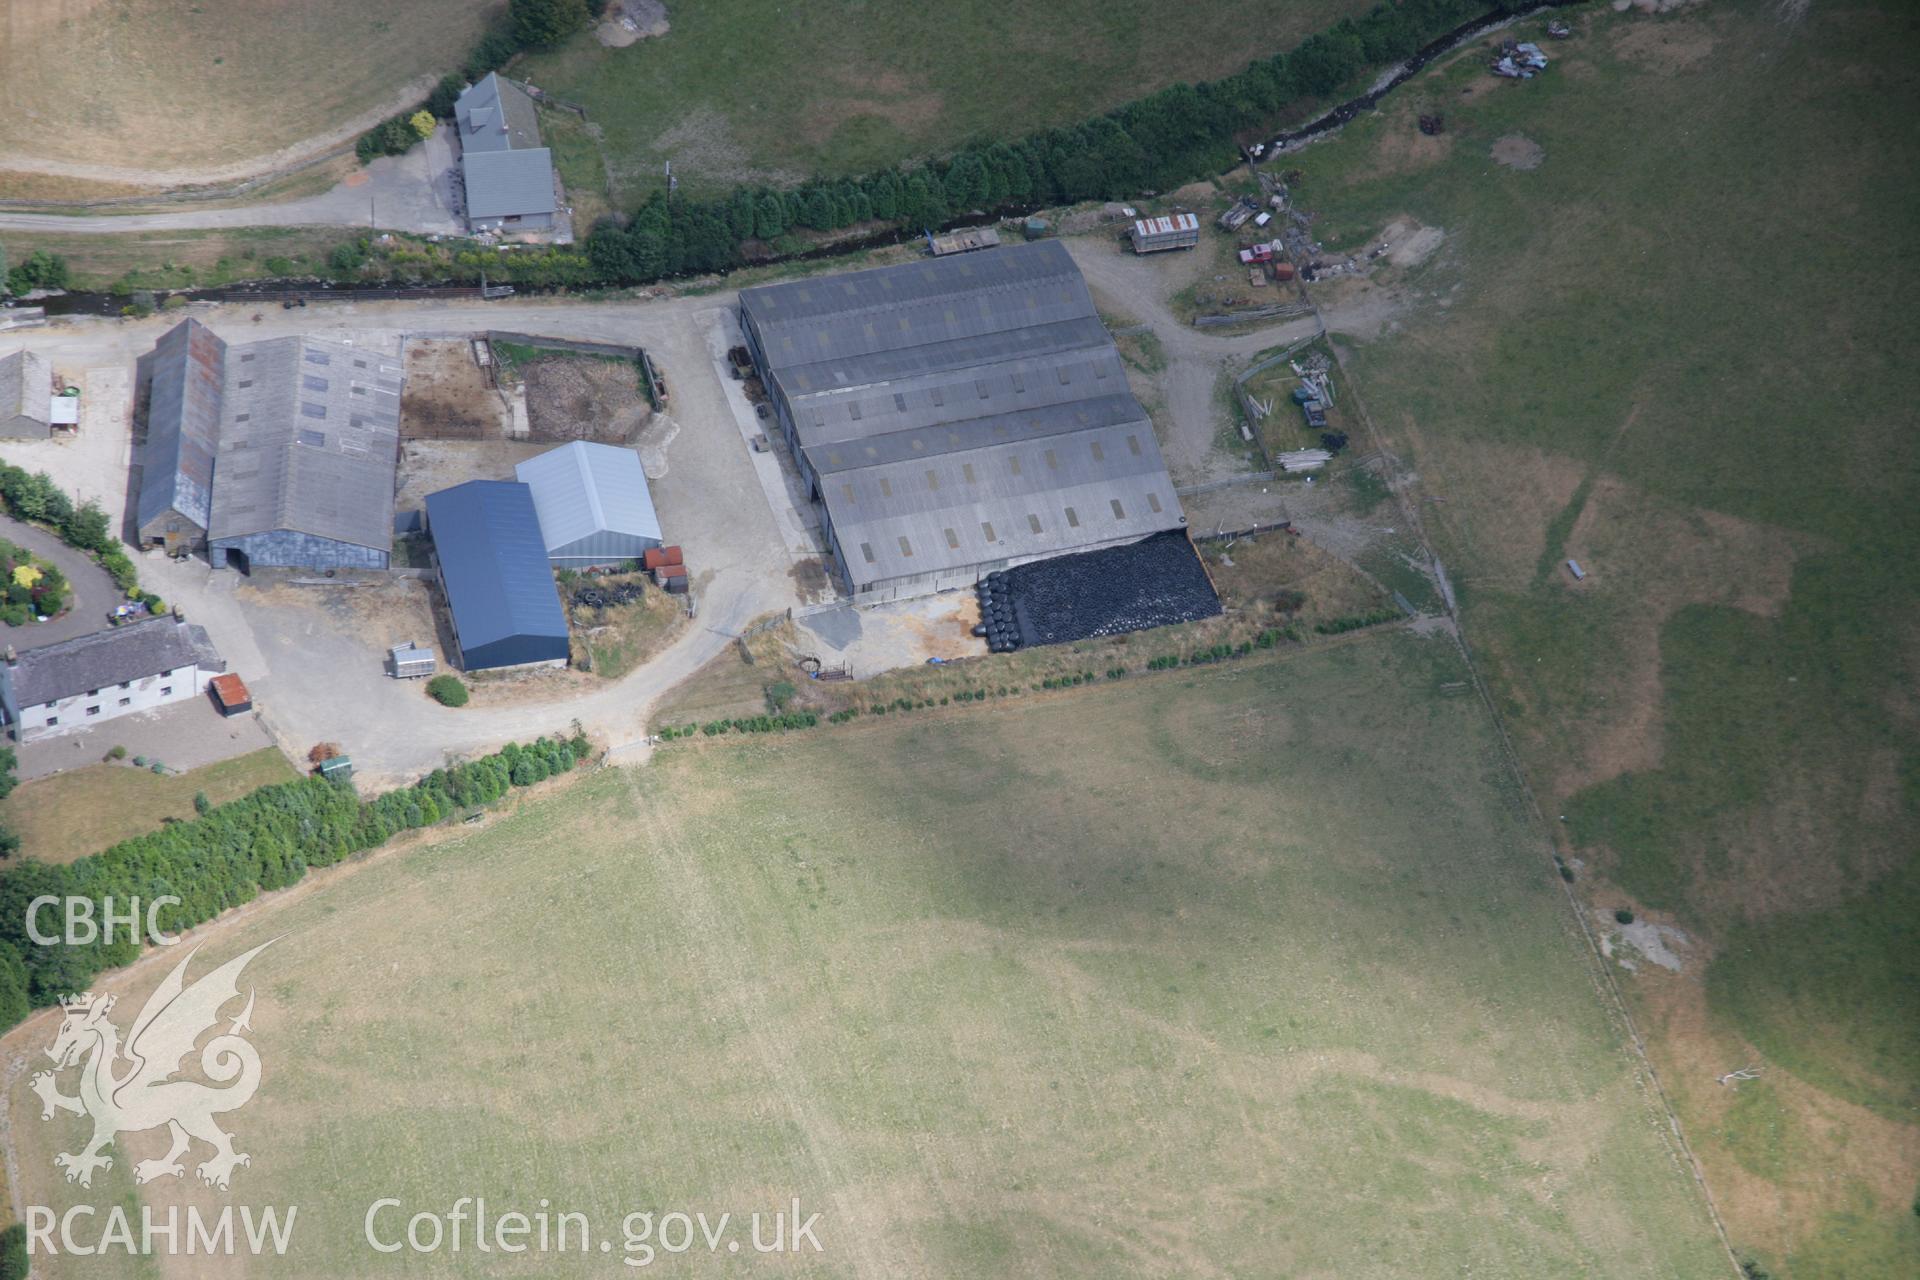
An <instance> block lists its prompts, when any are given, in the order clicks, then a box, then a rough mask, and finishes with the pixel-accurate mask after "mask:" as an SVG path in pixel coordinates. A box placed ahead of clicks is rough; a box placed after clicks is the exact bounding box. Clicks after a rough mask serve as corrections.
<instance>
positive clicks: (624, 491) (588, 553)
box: [513, 440, 660, 569]
mask: <svg viewBox="0 0 1920 1280" xmlns="http://www.w3.org/2000/svg"><path fill="white" fill-rule="evenodd" d="M513 474H514V477H515V478H516V479H518V480H519V481H520V483H522V484H524V485H526V486H527V488H528V489H529V490H530V491H531V492H532V494H533V509H534V511H535V512H536V513H537V514H538V515H539V517H540V535H541V537H542V539H543V540H544V541H545V542H546V547H547V559H548V560H550V561H552V562H553V564H554V566H555V567H556V568H562V569H583V568H586V567H588V566H590V565H597V564H618V563H620V562H621V561H623V560H638V559H640V558H641V557H643V556H644V555H646V553H647V550H648V548H650V547H657V546H659V545H660V517H659V516H657V515H655V514H654V510H653V496H652V495H651V494H650V493H648V492H647V473H646V472H645V471H643V470H641V467H640V455H639V454H637V453H635V452H634V451H633V450H631V449H622V448H619V447H618V446H615V445H610V444H594V443H592V442H591V441H586V440H575V441H573V442H572V443H570V444H563V445H561V446H560V447H559V448H558V449H550V450H548V451H547V452H546V453H543V454H539V455H538V456H536V457H532V458H528V459H527V460H526V461H525V462H523V463H521V464H520V465H519V466H517V467H515V468H514V469H513Z"/></svg>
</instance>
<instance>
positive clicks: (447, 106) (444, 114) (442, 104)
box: [427, 71, 467, 120]
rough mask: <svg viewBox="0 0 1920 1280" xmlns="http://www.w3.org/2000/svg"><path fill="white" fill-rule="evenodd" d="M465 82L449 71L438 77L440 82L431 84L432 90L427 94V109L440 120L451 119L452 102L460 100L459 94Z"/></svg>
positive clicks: (465, 84)
mask: <svg viewBox="0 0 1920 1280" xmlns="http://www.w3.org/2000/svg"><path fill="white" fill-rule="evenodd" d="M466 87H467V82H466V81H465V80H463V79H461V78H460V76H458V75H456V74H455V73H453V72H451V71H449V72H448V73H447V74H446V75H444V76H441V77H440V83H439V84H436V85H434V86H433V92H432V93H430V94H428V95H427V110H428V111H431V112H432V113H433V114H434V116H435V117H436V118H438V119H441V120H447V119H451V118H452V116H453V107H454V104H455V103H457V102H458V101H459V100H460V94H461V92H462V91H463V90H465V89H466Z"/></svg>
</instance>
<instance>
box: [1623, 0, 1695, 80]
mask: <svg viewBox="0 0 1920 1280" xmlns="http://www.w3.org/2000/svg"><path fill="white" fill-rule="evenodd" d="M1657 2H1658V4H1659V7H1658V8H1657V9H1652V10H1649V11H1651V12H1664V11H1666V10H1667V9H1668V8H1677V7H1679V5H1678V4H1669V3H1666V2H1665V0H1657ZM1682 2H1684V0H1682ZM1714 44H1715V40H1714V35H1713V32H1712V31H1710V30H1709V29H1708V27H1707V24H1706V23H1705V22H1703V21H1700V20H1698V19H1693V20H1687V21H1679V22H1659V23H1654V22H1636V23H1634V24H1632V25H1630V26H1628V27H1625V28H1624V29H1622V30H1621V31H1620V34H1619V35H1617V36H1615V37H1614V41H1613V48H1614V52H1616V53H1618V54H1619V55H1620V56H1621V57H1623V58H1629V59H1631V60H1633V61H1635V62H1639V63H1642V64H1644V65H1645V66H1647V67H1649V68H1651V69H1653V70H1655V71H1664V72H1677V71H1691V70H1693V69H1694V68H1696V67H1698V66H1699V65H1700V64H1701V63H1703V62H1705V61H1706V60H1707V58H1708V57H1709V56H1710V55H1711V54H1712V53H1713V50H1714Z"/></svg>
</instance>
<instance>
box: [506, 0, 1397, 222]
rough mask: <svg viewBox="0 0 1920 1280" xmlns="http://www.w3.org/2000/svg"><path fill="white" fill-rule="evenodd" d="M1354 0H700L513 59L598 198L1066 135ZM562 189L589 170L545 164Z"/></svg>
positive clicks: (1334, 15)
mask: <svg viewBox="0 0 1920 1280" xmlns="http://www.w3.org/2000/svg"><path fill="white" fill-rule="evenodd" d="M1367 7H1368V4H1367V0H1207V2H1206V3H1204V4H1189V5H1166V4H1155V3H1149V2H1148V0H1106V2H1105V3H1096V2H1095V0H1064V2H1061V3H1053V4H1047V5H1013V6H1009V5H1004V4H988V3H980V2H979V0H966V2H964V3H954V4H945V5H938V6H930V5H905V4H891V5H874V4H868V3H865V0H825V2H824V3H817V4H809V5H795V4H790V3H783V2H781V0H708V2H707V3H703V4H699V5H682V6H677V7H676V6H669V10H668V17H669V20H670V22H671V24H672V29H671V30H670V31H669V32H668V33H667V34H666V35H665V36H664V37H660V38H658V39H650V40H642V41H640V42H639V43H637V44H634V45H631V46H629V47H627V48H625V49H607V48H603V47H602V46H601V45H600V44H598V43H597V42H596V41H595V40H594V38H593V37H592V35H591V34H584V35H581V36H578V37H576V38H575V39H574V40H573V41H572V42H571V43H569V44H568V45H567V46H566V47H564V48H563V49H561V50H558V51H556V52H554V53H551V54H545V55H541V56H539V57H535V58H533V59H531V60H529V61H527V62H525V63H523V64H522V68H523V69H524V70H525V71H526V72H527V74H528V76H529V78H530V79H532V81H533V82H534V83H535V84H538V85H540V86H541V87H542V88H544V89H547V90H549V91H550V92H552V93H555V94H557V95H559V96H560V97H563V98H567V99H571V100H573V101H576V102H580V103H582V104H584V105H585V106H586V107H587V109H588V111H589V112H590V114H591V117H592V121H593V123H594V124H595V125H597V126H598V127H599V128H600V129H601V130H603V131H604V147H603V149H602V150H603V152H604V155H605V157H606V177H607V179H609V180H610V181H611V183H612V187H613V192H614V196H615V203H616V204H619V205H629V204H632V203H634V202H636V201H638V200H639V199H640V198H641V197H643V196H645V195H646V194H647V193H648V192H650V191H654V190H658V189H662V188H664V186H665V181H664V173H663V166H664V165H665V163H666V162H667V161H669V160H670V161H672V162H673V166H674V175H675V176H676V177H677V178H679V180H680V182H681V184H682V189H683V190H688V191H693V192H702V191H714V190H719V189H723V188H725V187H728V186H730V185H732V184H734V183H737V182H743V181H774V182H782V181H795V180H798V179H800V178H804V177H807V176H810V175H813V174H841V173H853V172H860V171H864V170H867V169H872V168H878V167H884V166H886V165H890V164H894V163H897V162H899V161H901V160H904V159H907V158H909V157H913V156H920V155H926V154H929V153H931V152H934V151H938V150H940V149H943V148H947V147H951V146H954V145H955V144H958V143H961V142H964V141H967V140H969V139H973V138H977V137H984V138H1014V137H1019V136H1022V135H1024V134H1026V133H1029V132H1032V131H1033V130H1035V129H1040V128H1045V127H1047V126H1051V125H1056V124H1064V123H1070V122H1073V121H1077V120H1081V119H1084V118H1086V117H1089V116H1092V115H1094V114H1096V113H1098V112H1100V111H1104V110H1106V109H1107V108H1109V107H1113V106H1117V105H1118V104H1120V103H1122V102H1126V101H1129V100H1130V99H1133V98H1137V97H1140V96H1142V95H1144V94H1147V93H1150V92H1152V91H1153V90H1155V89H1159V88H1162V87H1164V86H1166V85H1169V84H1174V83H1177V82H1179V81H1183V80H1188V81H1191V80H1202V79H1208V78H1211V77H1216V76H1219V75H1222V74H1225V73H1228V72H1232V71H1238V70H1239V69H1240V68H1241V67H1243V66H1245V65H1246V64H1247V63H1248V62H1250V61H1251V60H1253V59H1254V58H1256V57H1264V56H1266V55H1268V54H1271V53H1274V52H1277V51H1279V50H1281V49H1285V48H1288V47H1290V46H1291V45H1292V44H1294V43H1295V42H1297V41H1298V40H1300V39H1302V38H1303V37H1305V36H1307V35H1309V34H1311V33H1312V32H1314V31H1318V30H1320V29H1322V28H1324V27H1327V26H1330V25H1332V24H1333V23H1334V22H1335V21H1337V20H1339V19H1340V18H1342V17H1344V16H1346V15H1348V14H1352V13H1359V12H1361V11H1363V10H1365V9H1366V8H1367ZM556 159H557V160H558V161H560V163H561V164H562V166H563V167H562V170H561V172H562V176H563V177H565V178H566V180H567V183H568V186H569V187H570V188H587V189H590V188H592V187H593V186H594V184H595V183H596V182H597V181H599V180H600V177H601V175H600V172H599V162H598V160H597V159H595V158H590V157H588V156H587V155H586V154H585V153H584V152H582V151H581V150H580V149H579V148H578V147H570V148H569V149H566V150H562V151H561V152H559V154H558V155H557V156H556Z"/></svg>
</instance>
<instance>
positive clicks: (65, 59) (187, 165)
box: [0, 0, 491, 181]
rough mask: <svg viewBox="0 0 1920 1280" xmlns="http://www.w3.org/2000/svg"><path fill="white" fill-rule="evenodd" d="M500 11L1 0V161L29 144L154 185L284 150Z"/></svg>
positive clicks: (466, 6)
mask: <svg viewBox="0 0 1920 1280" xmlns="http://www.w3.org/2000/svg"><path fill="white" fill-rule="evenodd" d="M490 7H491V6H490V5H489V4H488V3H485V2H484V0H414V2H413V3H409V4H404V5H395V4H383V3H374V2H373V0H334V2H333V3H330V4H324V5H305V4H260V3H256V2H254V0H192V2H190V3H181V2H180V0H114V2H113V3H104V4H103V3H99V2H98V0H91V2H89V0H81V2H80V3H47V0H0V31H5V32H6V33H7V39H5V40H4V41H0V171H4V170H5V169H6V168H7V163H6V161H7V157H8V156H22V157H31V158H33V159H39V160H51V161H61V162H66V163H70V164H80V165H87V166H93V167H96V168H102V169H108V170H111V169H113V168H115V167H120V168H124V169H127V170H130V171H133V175H134V176H133V177H132V180H134V181H138V180H139V179H138V177H137V175H138V174H139V173H141V172H146V171H153V170H161V171H167V170H205V169H218V168H219V167H220V166H222V165H230V164H234V163H236V162H239V161H244V160H249V159H253V158H255V157H261V156H267V155H270V154H271V153H273V152H275V151H278V150H279V149H280V148H283V147H290V146H293V145H294V144H296V143H300V142H303V141H305V140H307V139H309V138H314V137H317V136H323V135H326V134H330V133H333V132H335V131H337V130H339V129H342V128H344V127H345V126H347V125H348V124H349V123H350V122H351V121H352V120H353V119H354V118H356V117H358V116H361V115H364V114H366V113H368V112H372V111H377V110H379V109H381V108H382V107H383V106H385V105H386V104H388V103H389V102H390V101H392V100H394V99H397V98H399V97H400V96H402V95H403V94H404V93H405V91H406V88H407V85H408V84H409V83H410V82H413V81H417V80H421V79H423V78H424V79H426V80H427V81H428V82H429V83H431V81H432V80H434V79H437V78H438V77H439V76H441V75H442V74H444V73H445V72H447V71H449V70H451V69H452V68H454V67H455V66H457V65H458V64H459V62H460V60H461V59H462V58H463V57H464V56H465V55H466V53H467V50H468V48H469V47H470V46H471V45H472V44H473V42H474V40H475V39H477V38H478V37H479V34H480V31H481V28H482V26H483V23H484V21H485V17H486V14H487V11H488V10H489V8H490ZM103 176H104V175H103Z"/></svg>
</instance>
